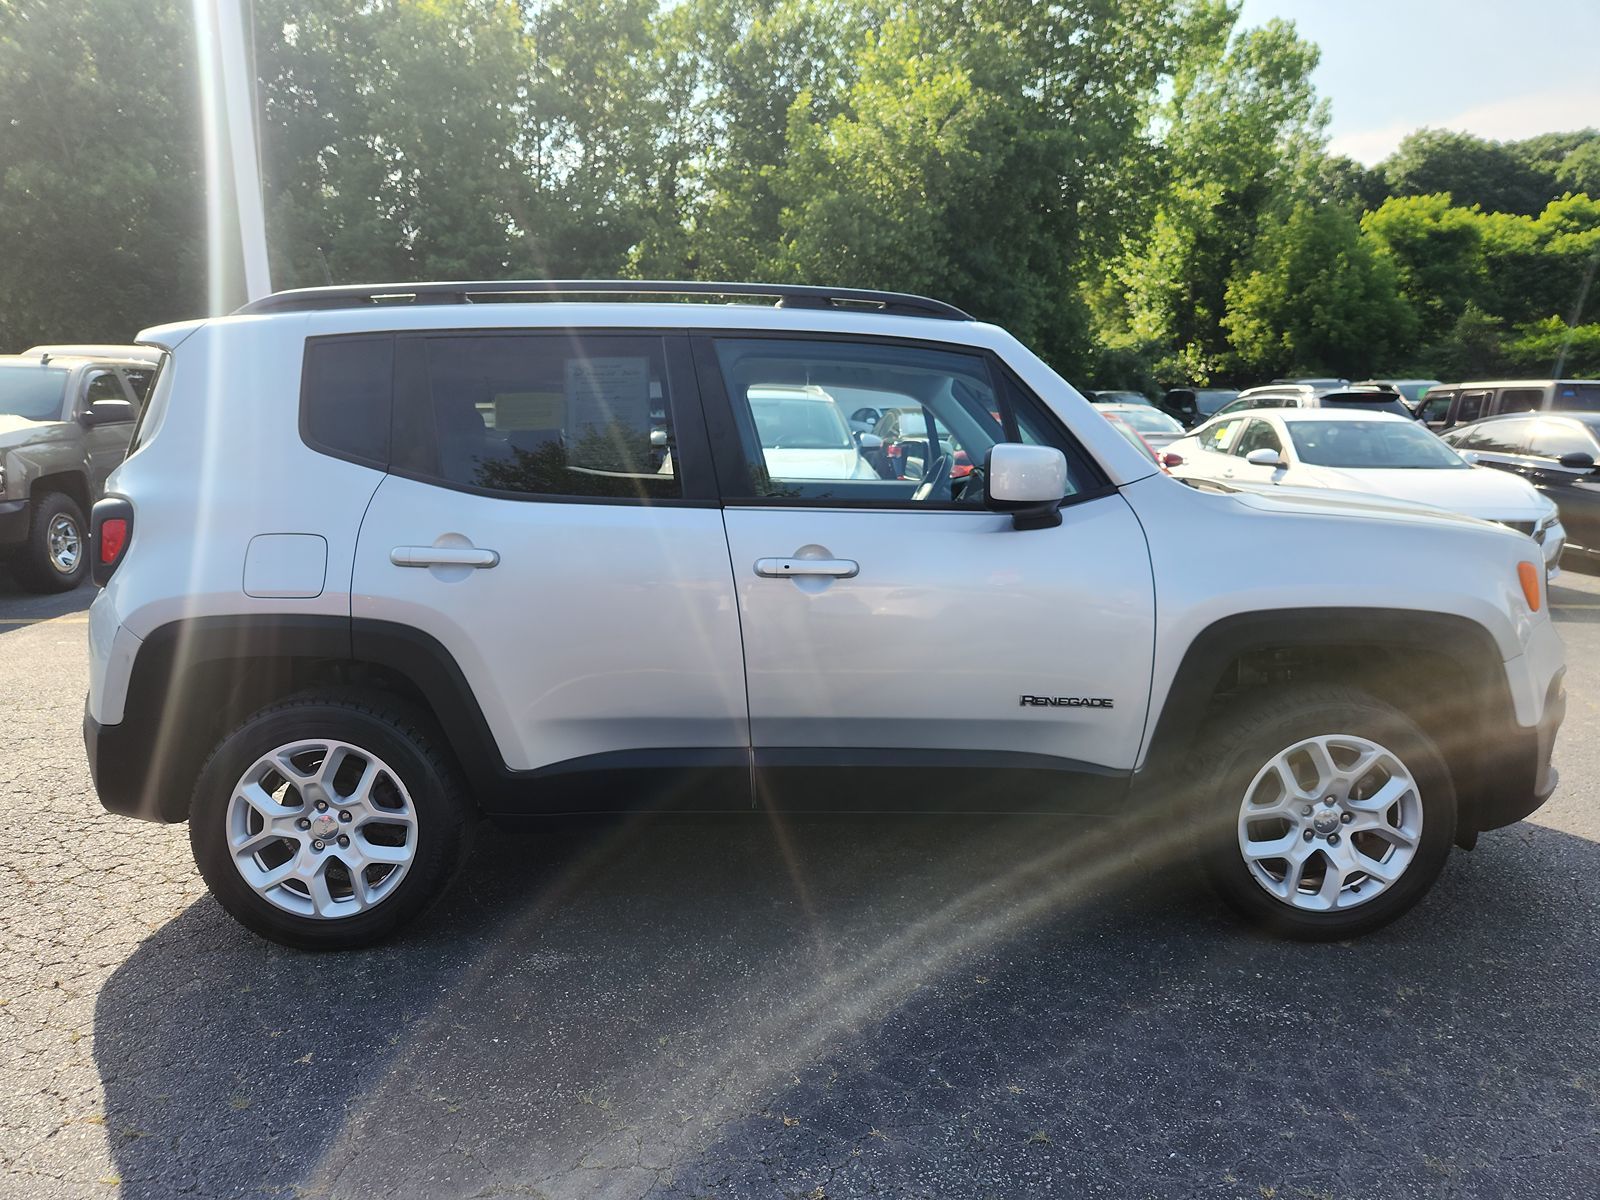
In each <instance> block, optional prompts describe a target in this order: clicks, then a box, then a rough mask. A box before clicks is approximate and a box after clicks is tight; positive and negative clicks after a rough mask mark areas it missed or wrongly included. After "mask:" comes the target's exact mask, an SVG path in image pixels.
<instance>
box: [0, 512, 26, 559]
mask: <svg viewBox="0 0 1600 1200" xmlns="http://www.w3.org/2000/svg"><path fill="white" fill-rule="evenodd" d="M30 516H31V514H30V513H29V511H28V502H27V501H26V500H0V549H10V548H11V547H13V546H20V545H22V543H23V542H25V541H27V540H28V526H29V523H30Z"/></svg>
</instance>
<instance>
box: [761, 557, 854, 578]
mask: <svg viewBox="0 0 1600 1200" xmlns="http://www.w3.org/2000/svg"><path fill="white" fill-rule="evenodd" d="M756 574H757V575H760V576H761V577H762V578H763V579H784V578H793V577H794V576H796V575H825V576H827V577H828V578H830V579H854V578H855V577H856V576H857V575H859V574H861V564H860V563H858V562H856V561H855V560H854V559H849V558H758V559H756Z"/></svg>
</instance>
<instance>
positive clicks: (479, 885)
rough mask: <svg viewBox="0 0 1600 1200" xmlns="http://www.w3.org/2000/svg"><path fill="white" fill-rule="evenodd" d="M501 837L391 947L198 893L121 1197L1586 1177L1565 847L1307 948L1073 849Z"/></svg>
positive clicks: (1075, 1188)
mask: <svg viewBox="0 0 1600 1200" xmlns="http://www.w3.org/2000/svg"><path fill="white" fill-rule="evenodd" d="M485 833H486V836H484V837H483V838H482V839H481V840H480V845H479V849H478V851H477V852H476V853H475V855H474V856H473V858H472V860H471V861H470V862H469V864H468V866H467V869H466V871H465V872H464V873H463V876H462V879H461V880H460V881H459V882H458V884H457V886H456V888H455V889H454V891H453V892H452V893H451V894H450V895H449V896H448V897H447V898H446V900H445V901H444V902H443V903H442V904H441V906H440V907H439V908H438V909H437V910H435V912H434V913H433V914H431V915H430V916H429V917H428V918H427V919H426V920H425V921H424V922H423V923H422V924H421V925H420V926H419V927H418V928H417V929H416V930H415V931H414V932H413V933H411V934H410V935H409V936H407V937H404V938H402V939H400V940H398V941H396V942H394V943H392V944H389V945H386V946H384V947H381V948H378V949H375V950H372V951H365V952H360V953H349V954H337V955H335V954H323V955H314V954H303V953H298V952H294V951H289V950H284V949H281V948H279V947H275V946H272V945H269V944H267V943H265V942H262V941H260V940H258V939H256V938H254V937H252V936H251V935H249V934H247V933H245V932H244V931H243V930H241V929H239V928H238V927H237V926H235V925H234V924H233V923H232V922H231V921H230V920H229V919H228V918H226V917H225V916H224V915H223V914H222V913H221V911H220V910H219V909H218V908H217V907H216V905H215V904H214V903H213V902H211V901H210V900H209V899H206V900H201V901H199V902H197V903H196V904H194V905H193V906H191V907H190V908H189V909H187V910H186V911H185V912H184V913H182V914H181V915H180V916H179V917H178V918H177V919H175V920H174V921H172V922H171V923H169V924H168V925H166V926H165V927H163V928H162V929H160V930H159V931H158V932H156V933H155V934H154V935H153V936H151V937H150V938H149V939H148V940H147V941H146V942H144V943H143V944H142V945H141V946H140V948H139V949H138V950H137V951H136V952H135V953H134V954H133V956H132V957H131V958H130V959H129V960H128V961H127V962H126V963H125V964H124V965H123V966H122V967H121V968H120V969H119V970H118V971H117V972H116V973H115V974H114V976H113V977H112V978H111V979H110V980H109V981H108V982H107V983H106V985H105V987H104V988H103V990H102V992H101V994H100V997H99V1002H98V1005H97V1009H96V1019H95V1045H94V1051H95V1058H96V1062H97V1065H98V1068H99V1071H100V1074H101V1077H102V1081H103V1085H104V1090H105V1099H106V1109H105V1120H106V1134H107V1137H108V1139H109V1140H110V1143H111V1146H112V1151H113V1154H114V1157H115V1160H116V1163H117V1166H118V1172H119V1175H120V1178H121V1183H122V1194H123V1195H124V1196H125V1197H136V1198H141V1200H142V1198H144V1197H158V1196H159V1197H165V1196H168V1195H171V1194H173V1193H176V1192H180V1191H183V1192H193V1193H196V1194H200V1195H204V1196H208V1197H212V1196H229V1195H246V1194H248V1195H257V1194H277V1193H279V1192H282V1194H289V1195H293V1194H298V1195H305V1194H312V1195H326V1196H333V1197H360V1196H385V1197H391V1196H392V1197H405V1196H430V1197H432V1196H487V1195H534V1196H541V1195H542V1196H549V1197H562V1198H565V1197H569V1196H608V1197H609V1196H617V1197H622V1196H657V1197H684V1198H689V1197H703V1196H716V1197H719V1198H722V1200H727V1198H730V1197H752V1198H760V1200H770V1198H773V1197H783V1196H826V1197H832V1198H834V1200H837V1198H838V1197H843V1196H853V1195H865V1194H884V1195H896V1196H901V1195H917V1196H923V1195H926V1196H937V1197H957V1196H973V1197H981V1196H986V1195H1004V1196H1009V1197H1017V1196H1040V1197H1043V1196H1063V1195H1072V1196H1078V1195H1096V1194H1104V1195H1116V1196H1121V1195H1129V1194H1152V1195H1185V1196H1190V1195H1210V1194H1216V1195H1241V1196H1251V1197H1259V1196H1260V1195H1266V1194H1271V1193H1270V1192H1269V1191H1268V1190H1267V1189H1269V1188H1270V1189H1276V1190H1277V1194H1279V1195H1284V1196H1288V1195H1297V1194H1301V1193H1300V1192H1296V1191H1295V1190H1294V1189H1295V1188H1302V1189H1304V1194H1307V1195H1312V1194H1316V1195H1321V1194H1332V1195H1336V1196H1344V1195H1379V1194H1384V1195H1394V1194H1408V1195H1409V1194H1431V1193H1435V1192H1442V1191H1447V1190H1449V1191H1457V1192H1462V1193H1465V1194H1472V1193H1479V1194H1494V1195H1504V1194H1513V1193H1515V1194H1528V1195H1564V1194H1574V1195H1578V1194H1586V1192H1587V1188H1588V1186H1589V1184H1592V1179H1593V1168H1594V1163H1595V1162H1597V1161H1600V1043H1597V1039H1596V1037H1595V1031H1596V1030H1597V1029H1600V1000H1597V997H1600V909H1597V908H1596V906H1594V905H1593V904H1590V905H1588V906H1587V908H1583V907H1581V906H1580V907H1579V909H1578V911H1580V912H1583V913H1586V916H1585V917H1584V918H1583V919H1582V920H1580V921H1578V922H1574V921H1573V919H1572V915H1571V913H1572V911H1573V909H1572V906H1570V905H1568V906H1566V910H1565V912H1564V913H1563V914H1562V916H1561V917H1560V919H1557V915H1556V911H1555V908H1554V905H1553V903H1552V900H1551V896H1552V894H1553V893H1555V892H1556V891H1557V890H1561V889H1578V890H1581V892H1582V893H1583V894H1588V892H1589V891H1590V890H1592V887H1593V881H1594V879H1595V878H1597V877H1600V846H1597V845H1595V844H1594V843H1591V842H1589V841H1586V840H1584V839H1581V838H1577V837H1573V836H1570V835H1567V834H1563V833H1558V832H1555V831H1552V830H1549V829H1546V828H1542V827H1539V826H1534V825H1530V824H1522V825H1519V826H1516V827H1514V828H1512V829H1509V830H1505V831H1502V832H1500V833H1497V834H1492V835H1488V836H1486V837H1485V838H1484V839H1483V841H1482V843H1481V844H1480V847H1479V849H1478V850H1477V851H1475V852H1474V853H1473V854H1471V855H1462V854H1458V855H1456V856H1454V857H1453V859H1452V862H1451V864H1450V866H1449V867H1448V868H1447V870H1446V873H1445V876H1444V878H1443V879H1442V880H1441V882H1440V884H1439V886H1438V887H1437V888H1436V889H1435V891H1434V893H1433V894H1432V896H1431V897H1430V898H1429V899H1428V900H1427V901H1426V902H1425V903H1424V904H1423V905H1422V906H1421V907H1420V908H1419V909H1418V910H1417V911H1416V912H1414V913H1412V914H1411V915H1410V916H1409V917H1407V918H1405V919H1404V920H1402V921H1401V922H1400V923H1398V924H1397V925H1395V926H1393V927H1391V928H1390V929H1388V930H1385V931H1383V932H1380V933H1378V934H1375V935H1372V936H1371V937H1368V938H1366V939H1364V940H1362V941H1360V942H1359V943H1354V944H1339V945H1322V946H1311V945H1301V944H1295V943H1288V942H1281V941H1276V940H1272V939H1268V938H1265V937H1261V936H1258V935H1255V934H1252V933H1250V932H1248V931H1246V930H1245V929H1244V928H1242V927H1241V926H1240V925H1239V924H1238V923H1237V922H1236V921H1234V920H1233V919H1232V918H1231V917H1230V916H1229V915H1228V914H1227V913H1226V912H1224V911H1223V910H1222V909H1221V908H1220V907H1219V906H1218V905H1217V904H1216V903H1215V902H1214V901H1213V900H1212V899H1211V897H1210V895H1209V893H1208V892H1206V891H1204V890H1203V889H1201V888H1199V887H1197V886H1196V885H1195V884H1194V882H1193V881H1192V879H1191V878H1190V877H1189V875H1188V874H1187V872H1185V871H1180V870H1175V869H1170V868H1164V867H1163V866H1161V863H1162V862H1163V861H1164V860H1165V858H1166V857H1168V856H1167V855H1166V854H1165V853H1157V852H1151V853H1148V854H1141V855H1139V856H1135V857H1133V858H1130V857H1129V856H1128V855H1127V854H1126V852H1125V851H1121V850H1117V849H1115V848H1114V847H1113V845H1112V844H1111V843H1109V842H1107V841H1104V840H1100V841H1097V840H1096V838H1097V834H1096V833H1095V832H1094V831H1089V832H1082V833H1076V834H1073V835H1071V836H1068V835H1067V834H1066V832H1065V831H1064V829H1063V827H1062V826H1061V825H1059V824H1057V825H1050V824H1044V825H1041V824H1039V823H1037V822H1027V823H1024V822H1007V823H995V822H993V821H985V822H976V821H967V822H963V821H960V820H953V819H948V818H942V819H937V820H935V819H928V820H904V819H902V820H899V821H896V822H893V823H887V822H881V821H870V822H869V821H862V822H859V823H850V822H826V821H811V822H806V823H801V824H780V823H776V822H773V823H768V822H766V821H764V820H762V819H761V818H752V820H751V821H750V822H747V823H741V822H737V821H735V822H727V823H722V824H692V823H686V822H653V823H651V822H643V823H637V824H625V825H618V826H615V827H612V828H609V829H607V830H604V831H601V832H598V833H591V834H590V835H588V836H586V837H583V838H575V837H572V836H569V835H564V836H559V837H553V836H550V835H548V834H541V833H538V832H532V833H527V832H517V833H509V832H502V831H498V830H489V829H486V830H485ZM1063 847H1067V848H1068V849H1063ZM1074 856H1076V857H1074ZM1112 858H1115V859H1116V860H1117V861H1115V862H1110V863H1109V864H1107V865H1108V866H1109V867H1110V868H1111V869H1107V870H1099V869H1095V866H1094V864H1095V863H1096V862H1097V861H1102V860H1108V859H1112ZM1066 868H1072V870H1067V869H1066ZM1086 868H1087V869H1086ZM1569 894H1570V893H1569ZM1580 1180H1581V1181H1583V1183H1584V1186H1582V1187H1580V1186H1579V1181H1580Z"/></svg>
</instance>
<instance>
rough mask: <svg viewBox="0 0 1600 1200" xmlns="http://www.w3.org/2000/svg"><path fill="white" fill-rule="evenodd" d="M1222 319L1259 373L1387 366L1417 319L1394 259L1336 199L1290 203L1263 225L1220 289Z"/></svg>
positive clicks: (1407, 343)
mask: <svg viewBox="0 0 1600 1200" xmlns="http://www.w3.org/2000/svg"><path fill="white" fill-rule="evenodd" d="M1223 325H1224V326H1225V327H1226V328H1227V330H1228V336H1229V339H1230V341H1231V342H1232V344H1233V347H1234V349H1235V351H1236V352H1237V353H1238V355H1239V358H1240V360H1241V362H1242V363H1243V365H1245V366H1246V367H1248V368H1250V369H1252V370H1254V371H1257V372H1260V373H1262V374H1273V375H1277V374H1287V373H1290V372H1317V373H1322V372H1334V373H1338V374H1349V375H1351V376H1352V377H1359V376H1362V375H1369V374H1372V373H1373V372H1375V371H1378V370H1382V369H1386V368H1389V367H1390V365H1391V364H1392V363H1393V362H1394V361H1395V359H1396V356H1398V355H1400V354H1402V353H1405V352H1406V351H1408V350H1409V349H1410V347H1411V342H1412V338H1413V337H1414V336H1415V329H1416V321H1415V318H1414V316H1413V315H1412V313H1411V309H1410V308H1409V306H1408V305H1407V304H1406V303H1405V301H1404V300H1402V299H1401V298H1400V293H1399V289H1398V283H1397V279H1396V275H1395V269H1394V267H1393V265H1392V264H1391V263H1390V262H1389V261H1388V260H1387V259H1385V258H1383V257H1381V256H1380V255H1378V254H1377V253H1376V252H1375V251H1374V249H1373V247H1372V245H1371V244H1370V243H1369V242H1367V241H1365V240H1363V238H1362V237H1361V230H1360V227H1359V225H1357V223H1356V221H1355V219H1354V218H1353V217H1352V216H1350V214H1349V213H1347V212H1346V211H1345V210H1344V209H1342V208H1340V207H1339V206H1337V205H1331V204H1329V205H1321V206H1318V205H1313V204H1309V203H1302V204H1299V205H1296V206H1295V208H1294V210H1293V211H1292V212H1291V213H1290V214H1289V216H1288V218H1287V219H1286V220H1284V221H1282V222H1274V223H1272V224H1270V225H1268V226H1267V228H1266V229H1265V230H1263V233H1262V236H1261V239H1260V241H1259V242H1258V243H1257V246H1256V250H1255V252H1254V253H1253V254H1252V256H1251V262H1250V263H1249V264H1248V266H1247V267H1246V268H1245V269H1243V270H1242V271H1241V272H1240V274H1239V275H1238V276H1236V277H1235V279H1234V280H1233V282H1231V283H1230V284H1229V285H1228V312H1227V315H1226V316H1225V317H1224V318H1223Z"/></svg>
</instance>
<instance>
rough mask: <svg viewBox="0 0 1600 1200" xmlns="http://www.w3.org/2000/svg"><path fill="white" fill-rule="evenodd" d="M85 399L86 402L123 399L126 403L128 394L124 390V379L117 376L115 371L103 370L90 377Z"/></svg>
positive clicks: (96, 402) (94, 402) (84, 395)
mask: <svg viewBox="0 0 1600 1200" xmlns="http://www.w3.org/2000/svg"><path fill="white" fill-rule="evenodd" d="M83 399H84V403H86V404H98V403H99V402H100V401H102V400H121V401H122V402H123V403H124V404H126V403H127V402H128V394H127V393H126V392H124V391H123V390H122V381H121V380H119V379H118V378H117V375H116V372H115V371H101V372H100V373H99V374H98V375H91V376H90V377H89V385H88V387H87V388H86V389H85V390H84V393H83Z"/></svg>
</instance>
